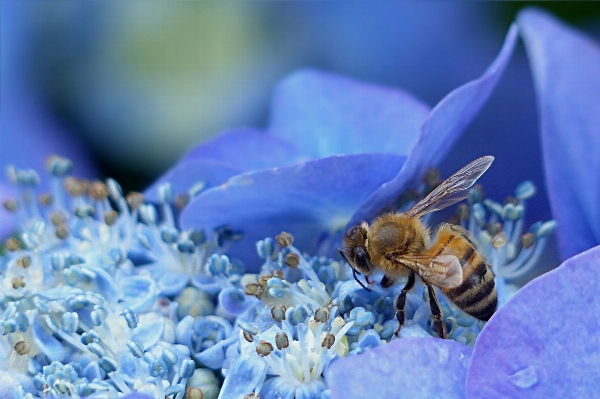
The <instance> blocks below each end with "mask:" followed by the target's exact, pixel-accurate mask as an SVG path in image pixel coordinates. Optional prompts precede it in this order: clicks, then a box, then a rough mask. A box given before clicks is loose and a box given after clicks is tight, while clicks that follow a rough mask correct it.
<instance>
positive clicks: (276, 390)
mask: <svg viewBox="0 0 600 399" xmlns="http://www.w3.org/2000/svg"><path fill="white" fill-rule="evenodd" d="M295 395H296V386H295V385H292V384H291V383H290V382H289V381H287V380H284V379H283V378H281V377H274V378H271V379H268V380H267V381H266V382H265V384H264V385H263V386H262V388H261V390H260V397H261V398H263V399H280V398H295Z"/></svg>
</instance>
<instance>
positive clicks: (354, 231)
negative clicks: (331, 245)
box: [346, 226, 359, 240]
mask: <svg viewBox="0 0 600 399" xmlns="http://www.w3.org/2000/svg"><path fill="white" fill-rule="evenodd" d="M358 229H359V226H354V227H350V229H349V230H348V232H347V233H346V234H347V235H349V236H350V239H351V240H356V238H357V236H358Z"/></svg>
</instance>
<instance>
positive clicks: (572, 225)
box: [518, 9, 600, 259]
mask: <svg viewBox="0 0 600 399" xmlns="http://www.w3.org/2000/svg"><path fill="white" fill-rule="evenodd" d="M518 23H519V28H520V29H521V33H522V35H523V40H524V42H525V47H526V49H527V53H528V56H529V59H530V62H531V66H532V71H533V77H534V82H535V87H536V92H537V97H538V109H539V112H540V128H541V135H542V150H543V154H544V163H545V171H546V184H547V187H548V191H549V197H550V203H551V205H552V206H551V208H552V211H553V214H554V218H555V219H556V221H557V222H558V229H557V236H558V242H559V248H560V252H561V255H562V258H563V259H566V258H568V257H570V256H573V255H575V254H577V253H579V252H581V251H584V250H586V249H588V248H590V247H592V246H594V245H597V244H598V243H600V207H598V201H599V200H600V180H599V179H598V173H599V172H598V171H600V158H599V157H598V154H599V153H600V135H599V130H598V127H599V126H600V67H599V65H600V48H599V47H598V44H597V43H595V42H593V41H592V40H590V39H589V38H587V37H585V36H584V35H582V34H581V33H579V32H577V31H575V30H573V29H571V28H569V27H567V26H565V25H564V24H562V23H561V22H559V21H557V20H556V19H555V18H553V17H552V16H550V15H549V14H547V13H545V12H543V11H540V10H536V9H528V10H526V11H523V12H522V13H520V14H519V18H518Z"/></svg>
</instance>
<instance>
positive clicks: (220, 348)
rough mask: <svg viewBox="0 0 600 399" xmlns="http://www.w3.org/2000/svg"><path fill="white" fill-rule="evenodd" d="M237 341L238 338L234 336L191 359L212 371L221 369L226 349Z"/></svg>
mask: <svg viewBox="0 0 600 399" xmlns="http://www.w3.org/2000/svg"><path fill="white" fill-rule="evenodd" d="M237 340H238V337H237V336H234V337H231V338H228V339H226V340H223V341H219V342H217V343H216V344H215V345H213V346H211V347H210V348H208V349H205V350H203V351H202V352H200V353H196V354H195V355H193V358H194V359H196V360H197V361H199V362H200V363H202V364H203V365H204V366H206V367H208V368H211V369H213V370H218V369H221V368H222V367H223V362H224V361H225V354H226V352H227V348H228V347H229V345H231V344H233V343H235V342H236V341H237Z"/></svg>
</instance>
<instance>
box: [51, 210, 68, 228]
mask: <svg viewBox="0 0 600 399" xmlns="http://www.w3.org/2000/svg"><path fill="white" fill-rule="evenodd" d="M66 221H67V217H66V216H65V214H64V213H63V212H61V211H54V212H52V213H51V214H50V222H52V224H53V225H55V226H58V225H60V224H63V223H65V222H66Z"/></svg>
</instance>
